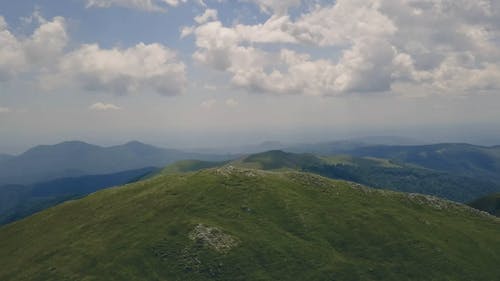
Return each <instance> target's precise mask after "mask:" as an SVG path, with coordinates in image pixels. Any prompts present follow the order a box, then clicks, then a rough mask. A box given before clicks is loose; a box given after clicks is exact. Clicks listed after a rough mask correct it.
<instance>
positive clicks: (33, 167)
mask: <svg viewBox="0 0 500 281" xmlns="http://www.w3.org/2000/svg"><path fill="white" fill-rule="evenodd" d="M229 158H231V157H230V156H227V155H209V154H200V153H187V152H183V151H180V150H175V149H164V148H158V147H155V146H151V145H147V144H143V143H140V142H129V143H127V144H124V145H118V146H111V147H101V146H97V145H92V144H88V143H84V142H79V141H72V142H64V143H60V144H56V145H41V146H37V147H34V148H32V149H29V150H28V151H26V152H24V153H23V154H21V155H19V156H5V155H4V156H2V157H0V184H31V183H35V182H40V181H47V180H52V179H57V178H63V177H76V176H82V175H89V174H109V173H116V172H121V171H126V170H133V169H140V168H144V167H164V166H165V165H167V164H170V163H173V162H176V161H179V160H185V159H199V160H211V161H222V160H226V159H229Z"/></svg>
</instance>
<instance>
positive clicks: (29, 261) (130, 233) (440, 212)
mask: <svg viewBox="0 0 500 281" xmlns="http://www.w3.org/2000/svg"><path fill="white" fill-rule="evenodd" d="M0 264H1V265H2V266H1V267H0V280H3V281H10V280H15V281H23V280H30V281H34V280H58V281H63V280H88V281H90V280H105V281H112V280H120V281H121V280H131V281H133V280H165V281H170V280H194V281H196V280H252V281H253V280H384V281H390V280H398V281H399V280H487V281H491V280H499V279H500V267H499V266H498V264H500V221H499V220H498V219H497V218H495V217H493V216H490V215H487V214H485V213H481V212H479V211H476V210H474V209H471V208H469V207H467V206H464V205H459V204H455V203H451V202H449V201H442V200H439V199H435V198H433V197H424V196H420V195H408V194H403V193H395V192H391V191H379V190H374V189H369V188H365V187H362V186H360V185H357V184H354V183H349V182H344V181H334V180H329V179H326V178H323V177H320V176H315V175H312V174H308V173H299V172H265V171H258V170H250V169H242V168H233V167H229V166H226V167H222V168H214V169H208V170H201V171H198V172H194V173H182V174H168V173H166V174H160V175H158V176H156V177H153V178H150V179H148V180H145V181H142V182H137V183H134V184H129V185H126V186H123V187H119V188H112V189H108V190H104V191H100V192H98V193H95V194H92V195H90V196H88V197H86V198H83V199H80V200H77V201H69V202H66V203H64V204H61V205H59V206H56V207H54V208H51V209H48V210H45V211H43V212H41V213H38V214H35V215H33V216H31V217H29V218H27V219H24V220H21V221H18V222H15V223H12V224H9V225H7V226H3V227H2V228H0Z"/></svg>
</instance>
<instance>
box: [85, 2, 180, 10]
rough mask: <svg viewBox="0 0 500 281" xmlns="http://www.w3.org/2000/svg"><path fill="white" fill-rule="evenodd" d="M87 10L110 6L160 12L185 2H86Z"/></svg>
mask: <svg viewBox="0 0 500 281" xmlns="http://www.w3.org/2000/svg"><path fill="white" fill-rule="evenodd" d="M86 1H87V8H91V7H96V8H109V7H112V6H117V7H125V8H130V9H138V10H144V11H150V12H162V11H165V10H166V8H167V7H176V6H178V5H179V4H181V3H186V2H187V0H86Z"/></svg>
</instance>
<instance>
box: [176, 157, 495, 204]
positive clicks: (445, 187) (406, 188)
mask: <svg viewBox="0 0 500 281" xmlns="http://www.w3.org/2000/svg"><path fill="white" fill-rule="evenodd" d="M228 163H229V164H228ZM180 164H181V163H180ZM177 165H178V164H173V165H172V166H170V167H168V168H167V169H171V170H174V171H178V172H181V171H184V172H186V171H196V170H199V169H201V168H204V167H208V166H207V164H206V163H204V162H198V161H191V162H184V163H182V169H179V168H176V166H177ZM216 165H219V166H223V165H232V166H235V167H243V168H252V169H263V170H276V171H280V170H281V171H287V170H288V171H294V170H295V171H305V172H310V173H314V174H318V175H322V176H325V177H329V178H333V179H343V180H348V181H353V182H357V183H361V184H364V185H368V186H372V187H375V188H383V189H390V190H394V191H402V192H408V193H421V194H427V195H433V196H437V197H441V198H445V199H449V200H453V201H456V202H462V203H463V202H470V201H472V200H474V199H476V198H478V197H481V196H485V195H487V194H491V193H493V192H499V191H500V183H498V182H495V181H493V180H490V179H482V178H476V177H468V176H463V175H460V174H452V173H447V172H443V171H437V170H431V169H427V168H422V167H419V166H416V165H413V164H406V163H402V162H399V161H395V160H391V159H383V158H374V157H353V156H349V155H336V156H328V157H321V156H315V155H313V154H295V153H289V152H284V151H279V150H274V151H268V152H263V153H258V154H252V155H249V156H246V157H243V158H240V159H237V160H234V161H230V162H223V163H218V164H217V163H213V165H212V166H216Z"/></svg>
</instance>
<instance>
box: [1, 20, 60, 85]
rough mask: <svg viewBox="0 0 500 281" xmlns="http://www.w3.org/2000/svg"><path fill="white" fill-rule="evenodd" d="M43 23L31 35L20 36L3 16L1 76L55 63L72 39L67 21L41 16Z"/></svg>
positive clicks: (8, 75)
mask: <svg viewBox="0 0 500 281" xmlns="http://www.w3.org/2000/svg"><path fill="white" fill-rule="evenodd" d="M38 21H39V23H40V26H39V27H38V28H36V29H35V31H34V32H33V34H32V35H31V36H29V37H17V36H15V35H14V34H13V33H12V32H11V31H10V30H9V27H8V25H7V23H6V21H5V19H4V18H3V17H2V16H0V80H5V79H7V78H9V77H11V76H13V75H16V74H19V73H22V72H26V71H30V70H33V69H35V70H36V71H42V70H44V69H45V68H48V67H50V66H51V64H52V63H53V61H55V60H57V58H58V57H59V56H60V55H61V54H62V53H63V51H64V48H65V47H66V45H67V43H68V35H67V33H66V22H65V19H64V18H62V17H55V18H53V19H52V20H51V21H46V20H45V19H43V18H41V17H39V18H38Z"/></svg>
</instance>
